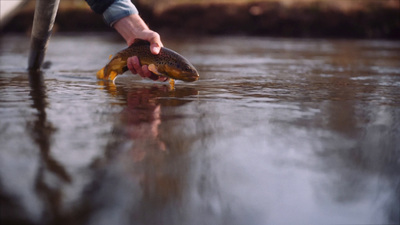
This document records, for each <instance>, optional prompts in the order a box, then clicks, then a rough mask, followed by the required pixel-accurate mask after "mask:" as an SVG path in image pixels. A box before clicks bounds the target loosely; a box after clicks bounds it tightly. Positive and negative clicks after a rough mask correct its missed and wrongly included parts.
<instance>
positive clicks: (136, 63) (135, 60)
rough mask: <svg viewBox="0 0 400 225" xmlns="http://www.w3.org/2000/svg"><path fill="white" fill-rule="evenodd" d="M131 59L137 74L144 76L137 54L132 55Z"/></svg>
mask: <svg viewBox="0 0 400 225" xmlns="http://www.w3.org/2000/svg"><path fill="white" fill-rule="evenodd" d="M132 61H133V67H134V69H135V70H136V72H137V74H139V76H141V77H143V78H146V76H145V75H144V73H143V69H142V68H143V67H142V66H141V65H140V62H139V58H138V57H137V56H134V57H132Z"/></svg>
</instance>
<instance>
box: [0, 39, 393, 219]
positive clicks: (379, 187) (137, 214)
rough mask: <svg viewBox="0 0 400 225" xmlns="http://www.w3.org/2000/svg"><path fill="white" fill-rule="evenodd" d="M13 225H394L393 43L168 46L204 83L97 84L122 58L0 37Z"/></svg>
mask: <svg viewBox="0 0 400 225" xmlns="http://www.w3.org/2000/svg"><path fill="white" fill-rule="evenodd" d="M0 44H1V46H0V50H1V53H0V118H1V120H0V201H1V210H2V212H1V221H2V223H3V222H6V224H7V223H9V224H17V223H20V224H96V225H97V224H121V225H122V224H398V223H399V222H400V213H399V211H400V203H399V202H400V194H399V193H400V172H399V171H400V63H399V62H400V43H399V42H393V41H358V40H323V39H316V40H315V39H268V38H254V37H253V38H249V37H229V38H228V37H214V38H196V39H193V38H186V39H184V38H169V39H168V38H165V40H164V44H165V45H166V46H167V47H169V48H171V49H174V50H176V51H178V52H180V53H181V54H182V55H184V56H186V57H187V58H188V59H189V60H190V61H191V62H192V63H193V64H194V65H195V66H196V67H197V68H198V70H199V73H200V76H201V77H200V80H199V81H197V82H194V83H183V82H177V83H176V86H175V89H174V90H172V89H171V88H170V87H169V86H168V84H166V83H154V82H152V81H144V80H141V79H140V78H137V77H135V76H132V75H129V74H126V75H123V76H121V77H119V78H118V79H117V80H116V82H115V84H113V83H110V82H102V81H98V80H97V79H96V77H95V72H96V71H97V70H98V69H100V68H101V67H102V66H104V64H105V63H106V62H107V61H108V56H109V55H110V54H114V53H115V52H116V51H117V50H119V49H121V48H123V47H125V46H124V43H122V42H120V41H119V40H116V39H114V37H112V36H108V35H100V34H99V35H93V34H90V35H89V34H86V35H56V36H54V37H52V39H51V43H50V45H49V49H48V54H47V57H46V60H48V61H47V62H46V63H45V67H46V69H44V71H43V73H38V74H32V76H31V78H29V74H28V73H27V72H26V70H25V68H26V64H27V55H28V51H27V49H28V47H29V40H28V39H27V38H26V37H23V36H11V35H7V36H3V37H2V38H1V39H0Z"/></svg>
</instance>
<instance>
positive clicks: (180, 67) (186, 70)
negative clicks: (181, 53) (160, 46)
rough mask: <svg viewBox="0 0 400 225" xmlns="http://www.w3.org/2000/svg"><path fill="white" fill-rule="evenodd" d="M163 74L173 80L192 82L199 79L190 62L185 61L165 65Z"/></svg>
mask: <svg viewBox="0 0 400 225" xmlns="http://www.w3.org/2000/svg"><path fill="white" fill-rule="evenodd" d="M165 73H166V74H168V77H170V78H172V79H175V80H182V81H186V82H193V81H196V80H198V79H199V73H198V72H197V70H196V68H194V66H193V65H192V64H190V62H188V61H186V60H182V61H178V62H173V63H169V64H167V65H165Z"/></svg>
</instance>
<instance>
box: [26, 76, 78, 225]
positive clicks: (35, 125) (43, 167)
mask: <svg viewBox="0 0 400 225" xmlns="http://www.w3.org/2000/svg"><path fill="white" fill-rule="evenodd" d="M29 84H30V87H31V91H30V93H29V94H30V96H31V99H32V101H33V103H32V108H34V109H36V110H37V118H36V120H34V121H33V122H28V124H27V129H28V130H29V133H30V134H31V138H32V140H33V142H34V143H35V144H36V145H37V147H38V149H39V150H40V158H39V159H40V162H39V167H38V172H37V175H36V179H35V189H36V192H37V195H38V196H40V198H41V199H42V201H43V203H44V211H43V215H42V216H43V220H42V222H44V223H45V224H54V223H55V222H57V223H58V224H66V223H60V222H61V221H63V220H62V217H63V216H62V212H61V210H62V195H63V194H62V186H64V185H65V184H68V183H71V182H72V178H71V176H70V175H69V174H68V172H67V171H66V169H65V168H64V167H63V166H62V165H61V164H60V163H59V162H57V161H56V160H55V159H54V158H53V157H52V156H51V154H50V152H51V145H52V143H51V139H52V136H53V134H54V133H55V132H56V128H55V127H54V126H53V124H52V123H51V122H49V121H48V120H47V114H46V108H47V107H48V102H47V93H46V85H45V83H44V81H43V74H42V72H40V71H37V72H36V71H34V72H30V73H29ZM49 176H54V178H55V179H50V180H49V179H48V177H49ZM65 222H66V221H65Z"/></svg>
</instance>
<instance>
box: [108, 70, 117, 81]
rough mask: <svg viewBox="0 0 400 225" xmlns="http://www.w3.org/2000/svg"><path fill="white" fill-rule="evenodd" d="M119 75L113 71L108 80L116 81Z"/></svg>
mask: <svg viewBox="0 0 400 225" xmlns="http://www.w3.org/2000/svg"><path fill="white" fill-rule="evenodd" d="M117 75H118V73H117V72H115V71H111V73H110V74H109V75H108V79H109V80H114V79H115V77H116V76H117Z"/></svg>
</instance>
